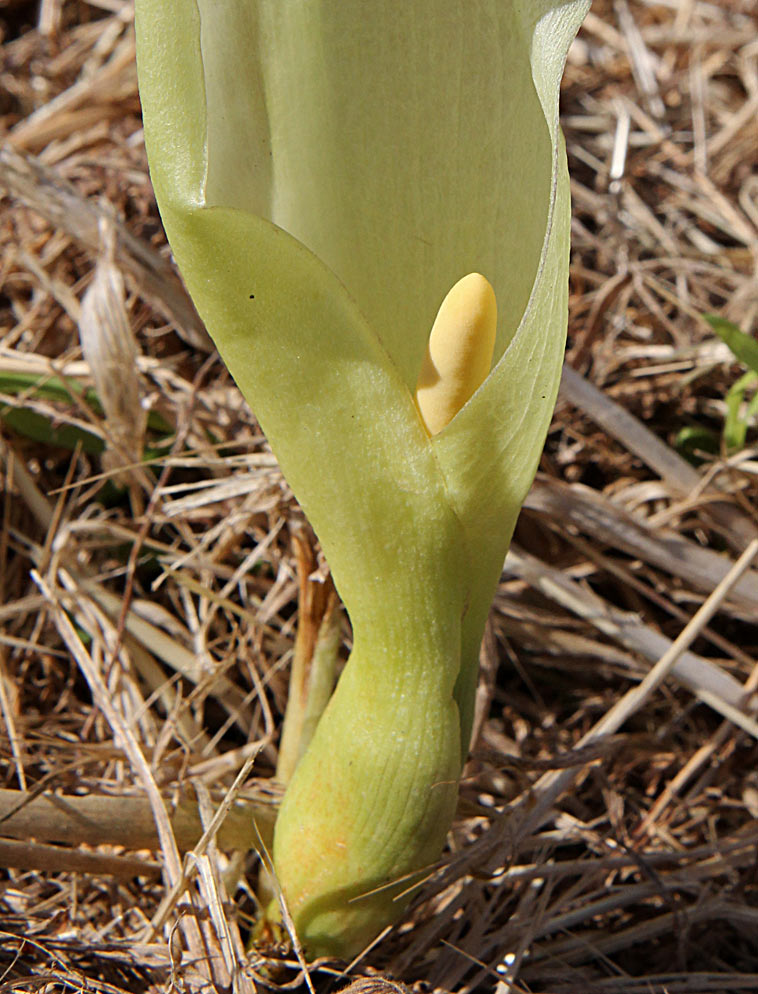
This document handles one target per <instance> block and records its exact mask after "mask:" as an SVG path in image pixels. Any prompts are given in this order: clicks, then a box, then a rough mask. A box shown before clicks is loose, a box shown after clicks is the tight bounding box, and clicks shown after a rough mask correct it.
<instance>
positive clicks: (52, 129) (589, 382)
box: [0, 0, 758, 994]
mask: <svg viewBox="0 0 758 994" xmlns="http://www.w3.org/2000/svg"><path fill="white" fill-rule="evenodd" d="M131 19H132V9H131V6H130V4H129V3H127V2H123V0H86V2H85V0H65V2H64V0H42V2H41V4H38V3H37V2H34V3H32V2H30V0H2V2H0V30H2V31H3V36H2V47H1V48H0V52H1V58H2V62H1V68H0V73H1V74H2V80H1V82H2V99H1V102H0V114H2V118H1V121H2V130H3V146H2V151H1V152H0V188H3V189H4V190H5V191H6V196H5V198H4V200H3V209H2V223H1V225H0V239H1V240H2V263H1V269H0V273H1V274H2V290H1V291H0V293H1V296H0V335H1V336H2V337H1V339H0V383H2V394H1V395H0V405H2V406H0V418H1V421H0V430H1V433H0V453H1V454H2V459H1V460H0V466H2V486H3V498H4V500H3V505H2V516H1V519H0V715H1V716H2V722H1V723H0V727H1V728H2V731H1V732H0V734H1V735H2V787H3V788H4V789H2V790H0V834H1V835H2V836H3V838H2V839H0V865H2V866H3V867H5V869H4V870H2V871H1V872H2V876H3V878H4V879H3V884H2V890H0V983H2V989H3V990H16V989H20V990H40V991H43V990H44V991H49V992H53V991H59V990H60V991H64V990H76V991H79V990H87V991H96V992H104V994H105V992H108V994H119V992H126V991H134V992H138V991H139V992H142V991H163V990H171V989H173V988H175V989H177V990H183V991H187V992H193V994H194V992H199V991H214V990H218V991H221V990H226V989H230V988H231V989H234V990H236V991H240V992H247V991H253V990H254V989H256V987H261V986H262V985H264V984H269V985H273V986H281V987H286V988H287V989H301V988H302V989H305V983H306V979H307V978H304V977H303V974H302V971H301V968H300V966H299V965H298V963H297V962H296V961H295V960H293V959H291V958H288V957H287V954H286V953H285V952H284V951H283V950H281V949H277V948H275V947H273V946H272V947H270V948H261V949H260V950H259V951H258V952H257V953H256V954H254V955H251V956H249V957H247V956H245V955H244V953H243V945H244V942H245V939H246V937H247V934H248V931H249V927H250V921H251V916H252V914H253V912H254V904H253V898H252V887H251V884H248V883H247V882H246V879H247V880H250V881H251V882H252V881H253V880H254V875H255V872H256V871H255V866H254V864H253V862H252V861H249V862H248V863H247V864H246V865H242V864H241V862H240V860H239V858H237V857H234V856H233V855H232V854H233V852H234V846H235V843H236V841H237V840H239V839H240V838H244V835H245V828H246V825H247V824H248V823H249V819H250V817H251V812H252V813H254V814H255V815H257V817H258V818H259V820H260V822H261V824H262V826H263V830H264V832H265V828H266V826H267V825H270V822H271V819H272V815H273V812H274V811H275V807H276V803H277V797H278V795H277V792H276V790H275V789H274V787H273V785H272V783H271V782H270V781H271V775H272V772H273V770H274V768H275V764H276V756H277V736H278V730H279V728H280V723H281V716H282V714H283V710H284V705H285V700H286V687H287V672H288V667H289V663H290V660H291V657H292V652H293V646H294V635H295V627H296V619H297V593H298V584H299V578H298V557H299V561H300V563H301V564H302V562H303V561H305V560H309V557H310V555H311V553H310V552H309V550H308V538H307V536H308V534H309V533H308V531H307V529H306V528H305V526H304V524H303V521H302V516H301V514H300V512H299V510H298V508H297V506H296V505H295V504H294V502H293V500H292V497H291V495H290V493H289V491H288V490H287V487H286V485H285V483H284V481H283V480H282V478H281V476H280V474H279V471H278V469H277V466H276V462H275V461H274V460H273V458H272V456H271V454H270V452H269V450H268V449H267V446H266V443H265V440H264V439H263V438H262V436H261V433H260V431H259V429H258V427H257V425H256V423H255V420H254V418H253V417H252V415H251V414H250V412H249V411H248V410H247V408H246V407H245V405H244V404H243V403H242V402H241V400H240V398H239V395H238V394H237V392H236V390H235V388H234V386H233V385H232V383H231V382H230V379H229V377H228V375H227V373H226V372H225V370H224V368H223V367H222V366H221V364H220V363H219V362H218V360H217V359H216V358H215V357H214V355H213V353H212V352H211V350H210V348H209V346H208V345H207V339H206V338H205V335H204V332H203V330H202V328H201V326H200V325H199V322H198V320H197V318H196V316H195V315H194V311H193V310H192V307H191V304H189V302H188V301H187V299H186V297H185V296H184V294H183V291H182V289H181V286H180V284H179V283H178V281H177V280H176V278H175V276H174V274H173V273H172V271H171V268H170V265H169V263H168V262H167V255H166V251H165V244H164V240H163V236H162V233H161V228H160V224H159V221H158V218H157V214H156V210H155V205H154V202H153V197H152V193H151V189H150V184H149V182H148V177H147V170H146V163H145V155H144V149H143V146H142V140H141V132H140V119H139V103H138V99H137V91H136V78H135V71H134V64H133V55H134V43H133V33H132V25H131ZM757 22H758V6H757V5H756V3H755V0H722V2H721V3H720V4H718V3H711V2H705V0H662V2H660V3H652V2H647V0H616V2H615V3H613V4H611V3H610V2H606V0H599V2H597V3H596V4H595V6H594V7H593V11H592V14H591V15H590V17H589V18H588V20H587V23H586V26H585V28H584V29H583V31H582V33H581V36H580V39H579V41H578V42H577V44H576V45H575V46H574V48H573V49H572V52H571V57H570V60H569V65H568V68H567V72H566V78H565V86H564V102H563V114H564V126H565V130H566V135H567V140H568V146H569V154H570V159H571V168H572V177H573V194H574V243H573V244H574V256H573V267H572V297H571V327H570V343H569V350H568V363H569V365H570V367H571V368H570V369H569V370H568V372H567V374H566V378H565V381H564V386H563V391H562V396H561V400H560V402H559V405H558V409H557V412H556V417H555V421H554V424H553V428H552V430H551V433H550V436H549V439H548V444H547V448H546V452H545V456H544V459H543V463H542V468H541V474H540V476H539V478H538V481H537V482H536V484H535V487H534V489H533V491H532V493H531V495H530V497H529V501H528V504H527V509H526V511H525V512H524V514H523V515H522V519H521V522H520V524H519V529H518V532H517V538H516V542H515V543H514V550H513V553H512V555H511V556H510V557H509V560H508V562H507V564H506V568H505V571H504V574H503V580H502V584H501V587H500V591H499V594H498V597H497V601H496V604H495V607H494V609H493V611H492V614H491V618H490V624H489V626H488V632H487V637H486V640H485V645H484V647H483V652H482V679H481V685H480V691H479V701H478V704H479V708H478V715H479V729H480V734H479V739H478V743H477V746H476V750H475V753H474V757H473V758H472V760H471V761H470V763H469V765H468V767H467V770H466V776H465V781H464V785H463V789H462V792H461V802H460V811H459V818H458V819H457V821H456V825H455V828H454V832H453V834H452V838H451V846H450V849H449V851H448V852H447V853H446V857H445V863H444V866H442V867H441V869H440V871H439V872H438V873H437V874H436V875H435V876H434V877H433V878H432V879H430V881H429V882H428V885H427V887H426V889H425V890H424V892H423V894H422V896H421V898H420V899H419V900H418V901H416V902H415V904H414V906H413V908H412V911H411V914H410V916H409V918H408V920H407V921H406V922H405V923H404V924H403V925H401V926H400V927H398V928H397V929H395V930H393V931H392V932H391V933H390V934H389V935H388V936H386V937H385V938H384V939H383V941H381V942H380V943H379V944H378V945H377V946H376V947H375V948H374V949H372V950H371V951H369V952H368V954H367V955H366V956H365V957H364V958H363V959H362V960H361V961H360V963H359V964H358V965H357V966H354V967H353V968H352V970H350V971H349V972H347V973H343V972H342V971H341V969H340V966H339V964H321V965H318V964H317V965H316V966H314V967H313V968H312V969H311V971H310V973H311V977H310V981H311V982H312V984H313V987H314V988H315V989H317V990H324V991H327V990H332V989H336V988H339V987H340V986H343V985H344V984H345V983H347V982H349V981H350V980H352V979H354V978H356V977H358V978H360V977H361V976H372V975H374V976H375V975H377V974H384V975H386V976H387V977H390V978H394V980H396V981H397V983H394V984H393V985H392V986H390V987H388V988H387V990H390V991H391V990H395V991H399V990H401V986H400V984H399V982H400V981H402V982H404V983H405V984H408V985H410V986H411V988H412V989H415V990H418V991H422V990H428V991H441V992H442V991H455V992H461V994H462V992H465V991H471V990H496V991H497V994H507V992H518V991H533V992H554V994H568V992H577V994H590V992H598V994H616V992H618V994H636V992H640V994H642V992H645V994H652V992H661V994H662V992H664V991H666V992H672V994H674V992H676V994H684V992H696V991H697V992H725V991H740V992H742V991H754V990H757V989H758V941H757V940H756V926H757V925H758V888H757V877H756V857H755V852H756V845H757V844H758V822H756V815H757V814H758V774H756V769H757V768H758V763H757V761H758V742H757V741H756V739H757V738H758V716H756V697H755V691H756V690H757V689H758V670H756V666H755V661H756V658H758V655H757V654H758V629H756V625H755V618H756V615H757V612H758V572H756V570H755V569H754V568H753V567H752V566H751V562H752V556H753V554H754V552H755V544H754V540H755V539H756V536H758V518H757V517H756V511H755V509H756V506H758V504H757V501H756V498H757V497H758V492H757V490H758V484H757V483H756V473H757V472H758V460H757V459H756V452H755V451H753V450H752V449H751V448H750V446H751V445H752V444H753V443H754V442H755V438H756V435H755V431H754V430H751V431H750V432H749V433H748V448H747V449H745V450H742V451H739V452H726V451H724V449H723V447H722V448H721V450H719V449H718V447H717V448H716V450H715V451H714V452H712V453H710V454H708V453H702V455H701V458H700V459H699V460H698V461H697V465H696V466H693V465H692V464H691V463H690V462H687V461H685V460H684V459H683V458H682V456H681V455H680V454H679V453H678V452H677V450H676V448H675V447H674V443H675V441H676V438H677V434H678V432H679V431H680V429H682V428H686V427H690V428H692V427H695V428H697V429H698V430H700V429H709V430H710V431H711V432H712V437H713V438H718V436H719V434H720V431H721V426H722V423H723V416H724V396H725V393H726V391H727V389H728V388H729V386H730V385H731V383H733V382H734V380H735V379H736V377H737V376H738V375H739V374H740V372H741V369H740V367H739V365H738V364H737V363H735V362H734V361H733V358H732V356H731V353H729V351H728V349H727V348H726V346H724V345H722V344H720V343H719V342H717V341H716V340H715V339H714V337H713V334H712V332H711V330H710V328H709V327H708V325H707V324H706V323H705V322H704V321H703V320H702V314H703V313H706V312H713V313H717V314H721V315H722V316H725V317H728V318H729V319H731V320H732V321H734V322H735V323H737V324H738V325H739V326H740V327H741V328H742V329H743V330H744V331H746V332H752V333H755V332H756V326H757V325H758V289H757V284H756V271H757V269H758V161H757V160H758V123H757V122H758V41H756V37H757V32H756V27H757V26H758V23H757ZM88 322H89V323H90V324H91V323H93V322H94V324H95V325H97V326H99V327H102V328H105V329H106V330H107V333H108V341H109V342H110V343H111V348H112V353H111V354H112V355H115V356H116V359H115V360H114V359H113V358H111V359H110V360H105V361H104V360H103V358H102V355H101V354H100V352H99V351H98V348H97V341H95V343H94V345H93V344H92V341H91V337H92V336H89V338H88V336H87V325H88ZM80 329H83V333H82V334H81V337H80ZM88 342H89V344H88ZM135 343H136V344H135ZM113 362H115V363H116V366H115V374H116V376H117V377H118V378H117V379H116V380H114V367H113ZM114 382H117V383H118V385H119V389H118V390H114V388H113V384H114ZM35 384H36V386H35ZM123 397H131V398H139V400H140V402H141V405H142V410H143V412H147V414H148V416H147V417H145V416H144V414H143V415H141V416H140V415H135V410H138V405H135V403H134V402H131V403H123V402H121V403H119V398H123ZM702 438H704V436H702V437H701V443H700V444H705V443H704V442H703V441H702ZM143 448H145V449H146V451H147V452H148V454H149V460H148V461H147V462H143V463H141V464H137V462H136V457H137V454H138V453H139V452H140V451H142V450H143ZM304 536H305V537H304ZM298 549H299V550H300V551H299V552H298ZM525 550H528V552H527V551H525ZM745 550H747V552H745ZM743 553H745V555H743V558H742V561H741V564H740V567H741V570H742V572H741V574H740V575H737V573H736V572H735V571H734V570H732V566H733V564H734V563H735V562H736V561H737V560H738V558H739V557H740V555H741V554H743ZM310 561H312V560H310ZM301 573H302V569H301ZM300 580H301V581H302V576H301V577H300ZM714 592H715V593H714ZM318 602H319V598H305V599H304V600H303V601H302V603H307V604H313V603H318ZM300 613H301V615H303V610H302V609H301V612H300ZM318 620H319V619H318V618H305V617H301V622H302V623H303V624H311V625H313V624H317V623H318ZM345 635H346V637H347V631H346V632H345ZM672 644H673V647H672ZM651 674H652V675H651ZM227 808H228V812H229V813H228V817H226V820H225V821H224V822H223V825H222V826H221V829H220V831H219V833H218V834H217V833H216V832H215V828H216V827H217V826H218V824H219V823H220V821H221V820H222V819H223V816H224V815H225V813H226V811H227ZM214 815H217V818H216V819H214ZM203 826H205V828H206V831H205V832H203V830H202V829H203ZM201 834H202V838H200V836H201ZM198 840H199V842H198ZM187 853H189V855H186V854H187ZM245 874H247V877H246V876H245ZM227 895H228V896H227ZM380 987H381V985H380V984H379V983H378V981H372V982H370V983H364V984H363V985H361V983H357V984H356V986H355V988H354V990H355V992H358V991H359V990H364V991H366V992H368V991H373V990H377V991H378V990H379V989H380ZM381 989H382V990H384V987H381Z"/></svg>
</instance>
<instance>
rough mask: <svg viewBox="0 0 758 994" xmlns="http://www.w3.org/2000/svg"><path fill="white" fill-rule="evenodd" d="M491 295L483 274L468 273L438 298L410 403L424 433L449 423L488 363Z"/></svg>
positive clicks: (493, 315) (493, 314) (493, 324)
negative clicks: (413, 403)
mask: <svg viewBox="0 0 758 994" xmlns="http://www.w3.org/2000/svg"><path fill="white" fill-rule="evenodd" d="M496 329H497V301H496V300H495V291H494V290H493V289H492V287H491V286H490V284H489V282H488V280H486V279H485V278H484V276H481V275H480V274H479V273H469V275H468V276H464V277H463V279H462V280H458V282H457V283H456V284H455V286H454V287H453V288H452V290H450V292H449V293H448V295H447V296H446V297H445V299H444V300H443V301H442V305H441V307H440V309H439V311H438V312H437V317H436V318H435V320H434V324H433V325H432V330H431V332H430V334H429V344H428V346H427V349H426V355H425V356H424V362H423V365H422V367H421V372H420V373H419V378H418V382H417V384H416V405H417V407H418V409H419V413H420V414H421V419H422V421H423V422H424V424H425V426H426V430H427V431H428V432H429V434H430V435H436V434H437V433H438V432H440V431H442V429H443V428H444V427H445V426H446V425H448V424H450V422H451V421H452V420H453V418H454V417H455V415H456V414H457V413H458V411H460V409H461V408H462V407H463V405H464V404H465V403H466V401H467V400H468V399H469V398H470V397H471V396H473V394H474V393H475V392H476V391H477V390H478V389H479V387H480V386H481V385H482V383H484V381H485V380H486V378H487V375H488V373H489V371H490V366H491V365H492V353H493V351H494V348H495V331H496Z"/></svg>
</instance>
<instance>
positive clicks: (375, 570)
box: [137, 0, 587, 955]
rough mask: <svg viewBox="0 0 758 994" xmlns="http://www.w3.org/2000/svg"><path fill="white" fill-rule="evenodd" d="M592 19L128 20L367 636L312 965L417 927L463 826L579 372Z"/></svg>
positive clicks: (441, 1)
mask: <svg viewBox="0 0 758 994" xmlns="http://www.w3.org/2000/svg"><path fill="white" fill-rule="evenodd" d="M586 8H587V4H586V3H585V0H568V2H565V3H557V2H553V3H549V2H546V0H532V2H528V3H527V2H518V0H512V2H503V0H482V2H471V3H465V4H461V3H453V2H450V0H414V2H413V3H409V2H408V0H376V2H372V3H370V4H367V3H366V2H365V0H286V2H285V0H258V2H255V0H226V2H221V0H137V32H138V65H139V77H140V92H141V96H142V102H143V112H144V122H145V138H146V143H147V146H148V154H149V158H150V166H151V176H152V179H153V183H154V186H155V190H156V195H157V198H158V203H159V206H160V209H161V213H162V216H163V219H164V223H165V226H166V230H167V233H168V236H169V239H170V241H171V245H172V247H173V250H174V253H175V255H176V258H177V261H178V263H179V266H180V268H181V270H182V273H183V275H184V278H185V281H186V283H187V285H188V287H189V289H190V291H191V293H192V295H193V297H194V299H195V302H196V304H197V306H198V310H199V311H200V313H201V315H202V316H203V318H204V320H205V321H206V324H207V325H208V330H209V331H210V333H211V334H212V335H213V337H214V339H215V341H216V343H217V345H218V347H219V351H220V352H221V354H222V356H223V357H224V360H225V362H226V363H227V365H228V366H229V368H230V370H231V371H232V373H233V375H234V377H235V379H236V381H237V383H238V384H239V386H240V388H241V390H242V392H243V393H244V395H245V396H246V397H247V398H248V400H249V401H250V403H251V405H252V407H253V409H254V411H255V412H256V414H257V416H258V418H259V420H260V422H261V425H262V426H263V428H264V430H265V431H266V433H267V435H268V437H269V440H270V442H271V445H272V448H273V449H274V451H275V452H276V454H277V456H278V458H279V460H280V463H281V466H282V469H283V471H284V473H285V475H286V477H287V479H288V481H289V483H290V485H291V486H292V488H293V490H294V492H295V494H296V495H297V497H298V499H299V500H300V502H301V504H302V505H303V508H304V510H305V511H306V513H307V514H308V517H309V518H310V520H311V522H312V524H313V526H314V528H315V530H316V532H317V533H318V535H319V538H320V540H321V543H322V545H323V548H324V551H325V553H326V556H327V559H328V560H329V563H330V565H331V568H332V571H333V573H334V578H335V582H336V584H337V587H338V590H339V592H340V594H341V596H342V598H343V600H344V602H345V606H346V608H347V610H348V613H349V615H350V619H351V622H352V625H353V632H354V649H353V653H352V656H351V659H350V661H349V663H348V665H347V667H346V669H345V672H344V674H343V676H342V678H341V680H340V683H339V685H338V688H337V691H336V693H335V696H334V698H333V699H332V702H331V703H330V705H329V707H328V708H327V711H326V712H325V714H324V716H323V718H322V720H321V722H320V724H319V726H318V728H317V731H316V734H315V736H314V739H313V741H312V743H311V746H310V747H309V749H308V751H307V752H306V754H305V756H304V758H303V760H302V762H301V763H300V765H299V767H298V769H297V771H296V773H295V776H294V778H293V780H292V782H291V784H290V786H289V788H288V791H287V795H286V797H285V801H284V803H283V806H282V810H281V813H280V816H279V820H278V823H277V829H276V838H275V847H274V859H275V865H276V869H277V873H278V876H279V878H280V880H281V884H282V888H283V892H284V896H285V899H286V901H287V904H288V907H289V909H290V911H291V913H292V916H293V919H294V922H295V925H296V927H297V929H298V932H299V934H300V936H301V939H302V940H303V941H304V943H305V944H306V948H307V949H308V951H309V952H311V953H314V954H317V953H322V952H335V953H339V954H345V955H347V954H350V953H351V952H353V951H355V950H356V949H358V948H360V946H361V944H362V943H364V942H366V941H369V940H370V939H371V938H373V936H374V935H375V934H377V933H378V931H380V929H381V928H382V927H383V925H384V924H386V923H387V922H388V921H391V920H392V919H393V918H394V917H396V915H397V914H398V913H399V912H400V911H401V910H402V907H403V904H402V901H396V900H393V898H394V897H395V895H396V894H397V893H398V892H399V891H400V890H402V889H403V887H404V886H405V885H406V884H407V881H404V883H403V885H397V886H396V887H394V888H392V887H387V885H388V884H391V883H392V882H394V881H397V880H399V879H400V878H401V877H404V876H406V875H413V874H415V873H418V871H420V870H422V869H423V868H424V867H425V866H427V865H428V864H431V863H433V862H434V861H435V860H436V859H437V857H438V856H439V854H440V851H441V849H442V845H443V843H444V838H445V834H446V831H447V828H448V826H449V824H450V820H451V818H452V814H453V811H454V807H455V800H456V796H457V777H458V775H459V773H460V768H461V764H462V761H463V758H464V757H465V752H466V749H467V746H468V737H469V734H470V728H471V713H472V701H473V689H474V686H475V679H476V661H477V654H478V648H479V642H480V640H481V634H482V630H483V626H484V620H485V618H486V614H487V611H488V608H489V602H490V599H491V596H492V592H493V590H494V587H495V584H496V582H497V578H498V576H499V572H500V567H501V565H502V560H503V556H504V554H505V551H506V549H507V545H508V542H509V540H510V535H511V533H512V530H513V526H514V523H515V520H516V516H517V514H518V510H519V508H520V505H521V502H522V500H523V498H524V496H525V494H526V491H527V489H528V487H529V484H530V483H531V479H532V476H533V474H534V470H535V468H536V465H537V460H538V458H539V453H540V449H541V446H542V443H543V440H544V436H545V432H546V430H547V426H548V424H549V419H550V415H551V412H552V407H553V403H554V400H555V394H556V391H557V386H558V378H559V375H560V366H561V359H562V352H563V342H564V336H565V325H566V296H567V271H568V222H569V202H568V178H567V174H566V164H565V154H564V151H563V147H562V139H561V136H560V132H559V129H558V85H559V81H560V74H561V72H562V67H563V62H564V59H565V54H566V51H567V48H568V45H569V43H570V41H571V39H572V37H573V35H574V33H575V31H576V30H577V27H578V25H579V23H580V21H581V18H582V16H583V15H584V13H585V12H586ZM467 272H481V273H483V274H484V275H485V276H486V277H487V278H488V279H489V280H490V282H491V283H492V285H493V287H494V289H495V293H496V295H497V300H498V307H499V315H500V316H499V322H498V334H497V341H496V347H495V365H494V367H493V370H492V372H491V373H490V375H489V377H488V378H487V379H486V380H485V382H484V384H483V385H482V387H481V388H480V389H479V390H478V391H477V392H476V393H475V394H474V396H473V397H472V398H471V400H470V401H469V402H468V403H467V404H466V405H465V407H464V408H463V409H462V410H461V411H460V412H459V413H458V415H457V416H456V417H455V418H454V419H453V421H452V422H451V423H450V424H449V425H448V427H447V428H445V429H444V430H443V431H442V432H441V433H440V434H439V435H437V436H435V437H434V438H433V439H430V438H429V437H428V436H427V433H426V432H425V430H424V428H423V426H422V424H421V422H420V419H419V416H418V413H417V411H416V408H415V406H414V403H413V399H412V395H411V391H412V389H413V388H414V386H415V382H416V377H417V375H418V372H419V368H420V366H421V361H422V358H423V355H424V352H425V349H426V340H427V336H428V333H429V330H430V328H431V325H432V321H433V320H434V316H435V314H436V312H437V308H438V307H439V305H440V303H441V301H442V299H443V297H444V296H445V294H446V293H447V291H448V290H449V289H450V288H451V286H452V285H453V284H454V283H455V282H456V281H457V280H458V279H459V278H460V277H461V276H464V275H465V274H466V273H467ZM377 888H379V889H378V890H377ZM369 891H371V892H372V893H371V894H370V895H369V896H362V895H367V894H368V892H369Z"/></svg>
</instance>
